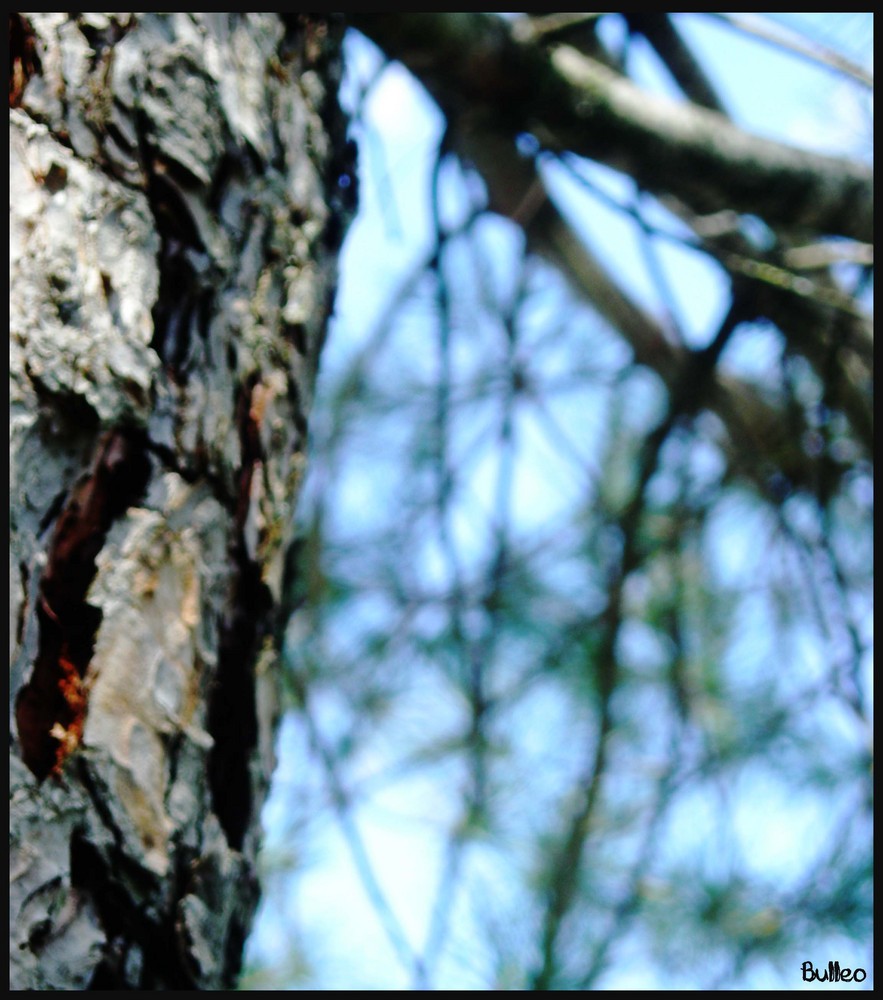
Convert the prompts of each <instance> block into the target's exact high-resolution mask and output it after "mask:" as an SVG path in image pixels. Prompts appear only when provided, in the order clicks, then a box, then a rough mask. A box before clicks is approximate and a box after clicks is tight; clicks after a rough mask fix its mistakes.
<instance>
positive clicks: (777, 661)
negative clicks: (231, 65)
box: [243, 13, 873, 990]
mask: <svg viewBox="0 0 883 1000" xmlns="http://www.w3.org/2000/svg"><path fill="white" fill-rule="evenodd" d="M803 17H804V18H806V17H808V15H804V16H803ZM824 17H825V20H824V21H808V20H804V21H799V20H794V21H792V22H791V23H790V27H789V25H788V24H787V23H786V22H784V21H782V20H779V19H775V20H774V19H773V18H774V16H773V15H770V16H764V17H758V16H751V15H723V14H715V15H712V14H696V15H686V14H684V15H671V14H664V13H660V14H656V13H643V14H570V13H547V14H519V15H506V16H500V15H492V14H420V15H418V14H389V15H386V14H372V15H352V21H351V23H352V25H353V27H354V28H355V29H358V32H360V33H361V36H360V35H356V34H353V35H352V36H351V38H350V40H349V52H350V56H351V65H350V73H349V80H348V88H349V89H348V93H349V97H350V103H351V107H352V114H353V131H354V136H355V138H356V139H357V140H358V142H359V147H360V160H361V163H362V167H363V173H362V177H361V196H362V197H363V198H364V199H375V200H376V199H380V200H381V201H383V202H384V204H385V209H384V217H385V219H386V227H387V237H388V236H389V231H390V230H392V231H393V237H392V238H393V239H395V238H398V236H399V235H400V234H401V232H403V231H404V232H407V231H408V226H409V225H412V224H413V225H415V226H418V227H419V226H420V225H424V227H425V232H423V235H421V236H418V237H417V238H415V240H413V241H412V244H411V246H415V245H416V246H417V247H418V250H419V252H413V253H411V258H410V263H408V264H406V265H404V266H401V267H398V268H397V269H394V267H393V265H392V263H390V264H389V265H388V288H385V289H383V291H382V295H383V297H384V299H385V305H384V307H383V308H382V309H381V310H379V311H378V310H377V309H373V307H371V306H370V295H369V291H367V290H365V287H367V285H368V284H369V283H370V281H371V280H373V279H371V277H370V276H371V275H372V274H377V273H379V267H380V266H381V265H382V263H383V262H382V261H379V262H378V261H370V260H369V259H368V257H369V256H370V250H369V251H367V256H366V247H370V245H371V242H372V240H373V242H374V245H376V246H377V247H378V248H379V249H378V250H377V251H376V253H377V254H382V252H383V251H382V246H383V240H384V238H386V237H384V236H383V234H381V235H380V236H366V238H365V239H364V240H363V242H362V243H361V244H360V250H359V254H361V257H359V254H356V253H355V252H354V253H353V255H352V256H351V257H348V258H346V263H345V265H344V279H343V280H344V290H343V301H342V304H341V306H340V307H339V308H340V311H341V315H340V318H339V321H338V324H337V326H336V327H335V328H334V330H333V332H332V335H331V338H330V342H329V344H328V347H327V349H326V358H325V361H324V368H323V371H322V373H321V376H320V391H319V393H318V399H317V404H316V411H315V415H314V418H313V422H312V423H311V433H312V441H313V450H312V455H311V471H310V473H309V479H308V483H307V487H306V490H305V496H304V500H303V503H302V507H301V511H300V518H301V521H302V544H301V545H300V550H299V558H300V561H301V574H300V579H301V583H302V588H303V593H302V594H301V595H300V602H301V606H300V608H299V610H298V612H297V613H296V614H295V616H294V618H293V619H292V622H291V625H290V628H289V636H288V644H287V661H288V662H287V684H288V690H289V694H290V698H291V711H290V714H289V717H288V719H287V722H286V724H285V727H284V729H283V734H282V741H281V744H280V752H281V758H282V763H281V766H280V774H279V778H278V781H277V788H276V793H275V799H274V802H273V803H272V804H271V811H270V813H269V814H268V826H269V839H268V849H267V852H266V855H265V857H266V863H267V867H268V872H269V874H268V879H269V881H268V895H267V898H266V901H265V904H264V911H263V920H262V922H260V923H259V932H258V935H257V936H256V938H255V939H254V941H253V950H252V954H253V962H254V965H253V971H252V973H251V975H250V977H246V979H245V980H244V982H243V986H244V987H245V988H249V987H255V988H259V987H260V986H261V985H266V984H267V983H268V982H275V983H277V984H282V985H287V986H288V987H294V988H303V987H306V988H310V987H313V988H334V987H342V988H347V987H349V988H358V987H359V986H360V985H365V986H368V987H371V986H373V987H390V986H392V987H395V986H400V987H406V988H414V989H418V988H466V989H546V990H549V989H556V990H557V989H564V990H572V989H593V988H599V989H603V988H607V987H614V988H615V987H619V986H629V985H635V986H645V987H646V986H649V987H654V986H655V987H660V986H662V987H668V986H680V987H687V988H691V987H692V988H716V987H717V988H720V987H723V988H731V987H741V988H751V987H752V986H757V985H760V984H763V985H770V984H771V983H772V984H779V985H782V986H786V987H791V988H793V987H794V986H795V985H796V984H797V983H798V982H799V981H800V978H799V977H800V966H801V963H802V962H803V961H805V960H806V959H810V960H812V962H813V964H814V965H815V966H818V967H820V968H824V967H826V965H827V962H828V961H829V960H832V961H833V960H838V961H840V962H841V965H844V966H853V967H855V966H857V965H859V966H863V967H864V968H865V969H866V970H868V981H867V983H866V985H870V981H871V980H872V978H873V977H872V972H871V970H870V965H869V959H870V920H871V873H872V863H871V842H872V836H871V830H872V827H871V817H872V813H871V770H870V763H871V656H872V633H871V607H872V589H871V584H872V554H871V553H872V469H871V460H872V459H871V456H872V444H873V416H872V353H873V335H872V328H871V297H872V280H873V255H872V238H873V237H872V211H873V206H872V179H871V178H872V170H871V165H870V134H871V131H870V130H871V125H870V117H868V119H867V121H866V122H865V125H866V131H865V132H864V133H861V132H859V133H854V134H853V136H852V143H851V145H848V144H847V142H846V140H844V139H843V138H842V137H843V135H844V132H843V129H842V128H840V123H839V122H838V121H836V120H835V119H834V118H833V117H831V119H830V122H829V124H830V128H829V129H828V133H827V134H818V133H819V131H820V130H822V128H821V126H818V127H817V132H816V134H815V135H813V137H812V138H811V139H810V140H808V141H807V142H805V143H804V144H803V145H789V144H786V143H785V142H783V141H781V138H780V137H773V138H771V137H769V134H764V135H761V134H760V130H759V129H758V128H757V127H756V126H755V125H753V124H752V123H751V122H747V123H746V121H745V117H746V115H745V113H744V110H743V111H740V112H737V111H736V108H743V109H744V107H745V99H744V98H743V97H742V96H740V93H739V91H738V90H735V91H734V90H732V88H730V89H728V80H727V79H726V74H724V73H723V72H719V71H718V67H717V66H716V64H715V63H714V61H713V60H710V59H709V51H710V47H709V38H711V39H712V40H713V41H714V44H716V45H717V46H718V47H719V49H720V51H721V52H723V51H725V50H726V49H727V47H728V46H731V45H737V44H738V45H741V46H742V47H743V49H744V50H745V51H746V52H750V53H753V58H755V59H756V60H757V64H758V65H759V64H760V62H761V60H763V59H767V58H777V59H781V60H785V61H787V60H791V61H792V62H793V63H799V64H801V65H805V66H806V67H807V69H808V70H811V71H812V72H814V73H815V74H817V76H818V79H819V80H820V81H823V85H824V86H825V87H827V88H829V89H830V90H831V92H832V93H833V92H834V91H835V90H836V92H837V94H839V95H842V96H843V101H844V102H845V103H843V104H842V105H841V106H842V107H844V108H848V109H851V110H853V111H854V110H855V109H856V108H858V109H861V108H866V109H867V114H868V116H869V115H870V96H871V87H872V79H871V77H870V74H869V73H868V72H867V71H866V70H865V69H863V66H864V65H865V64H866V62H867V61H868V60H869V47H870V37H871V32H872V26H871V21H870V17H871V15H863V14H853V15H845V14H844V15H835V14H829V15H825V16H824ZM797 28H801V31H798V30H797ZM813 33H815V34H814V35H813ZM823 33H826V34H827V38H826V39H825V41H824V42H822V41H820V39H821V38H822V37H823ZM362 36H364V37H362ZM366 38H367V39H370V42H371V43H372V45H373V46H374V47H376V48H371V49H370V50H369V47H368V43H367V42H366V41H365V39H366ZM813 38H814V39H815V40H813ZM864 39H867V41H866V42H865V41H864ZM700 40H701V42H702V44H701V45H700V44H697V42H698V41H700ZM400 66H404V67H405V68H406V69H407V70H408V71H409V72H410V74H412V75H413V77H414V78H415V79H416V80H417V81H419V84H420V85H421V86H422V87H423V88H425V91H426V93H427V94H428V95H430V97H431V99H432V101H433V102H435V105H436V106H437V111H436V112H434V113H436V114H437V113H438V112H440V114H441V116H443V122H442V124H441V125H440V130H439V135H440V138H439V139H438V141H437V149H436V154H435V161H434V164H432V165H431V166H430V168H429V169H427V170H425V171H424V173H423V175H421V176H422V177H424V178H425V180H423V181H421V180H419V179H418V180H417V181H415V182H414V183H415V184H418V185H419V184H421V183H423V184H424V186H423V187H422V188H420V193H419V198H420V199H422V202H423V203H424V204H425V205H426V206H428V207H427V211H426V216H425V220H424V222H422V223H421V222H420V221H419V220H413V219H412V218H411V217H410V215H408V216H407V217H406V216H405V215H404V214H403V213H402V212H400V211H399V212H397V210H396V207H395V206H396V202H397V198H400V199H402V200H401V202H400V203H404V196H403V195H400V194H399V195H397V192H396V189H395V185H394V184H393V185H392V187H391V188H389V189H387V187H386V186H385V185H387V184H388V183H389V180H388V178H389V177H390V176H392V175H393V166H394V164H391V163H390V162H388V161H387V160H384V154H383V147H382V137H378V135H377V134H376V133H375V132H373V131H372V125H371V120H370V117H371V116H370V113H369V110H370V107H371V101H372V100H373V99H374V96H375V95H376V94H377V92H378V90H379V88H381V86H382V85H383V83H384V81H387V82H388V81H389V79H390V74H394V73H399V72H400ZM742 72H743V78H744V80H745V81H746V84H747V81H748V78H749V77H750V76H751V74H752V73H753V72H754V69H753V64H752V63H751V62H746V64H745V65H744V68H743V71H742ZM747 89H748V88H747V86H746V90H747ZM378 100H379V98H378ZM777 100H778V97H777V94H776V93H769V95H768V101H769V105H770V108H771V110H769V111H768V119H767V120H770V119H774V118H775V108H776V103H777ZM845 113H846V112H845V111H844V114H845ZM392 114H393V115H394V114H395V112H392ZM439 121H441V119H439ZM782 128H783V129H784V128H785V123H783V125H782ZM770 131H771V129H770ZM822 131H823V130H822ZM811 147H814V148H811ZM395 176H400V174H396V175H395ZM358 225H359V224H358V223H357V224H356V229H358ZM353 239H355V232H354V235H353ZM623 247H625V248H626V249H625V250H624V249H623ZM629 255H630V256H629ZM626 257H628V259H629V260H630V261H631V262H632V264H631V265H630V266H627V265H626V264H625V263H623V262H624V260H625V259H626ZM360 261H361V263H360ZM372 265H376V267H375V270H373V271H372V270H371V266H372ZM629 267H630V269H629ZM348 268H349V269H350V270H349V271H348V270H347V269H348ZM360 269H361V271H362V274H361V275H359V271H360ZM350 275H354V276H350ZM360 281H361V282H363V283H364V285H365V287H363V286H362V285H360V284H359V282H360ZM350 288H351V289H352V294H353V295H355V296H356V297H357V298H358V297H359V296H361V297H362V298H363V299H364V301H365V302H366V303H369V305H367V306H366V308H365V309H364V310H363V311H360V310H359V308H358V307H348V306H347V305H346V294H347V291H348V290H349V289H350ZM371 293H372V294H375V296H376V294H377V293H376V290H375V289H373V288H372V289H371ZM372 309H373V311H372ZM273 817H276V818H275V819H274V818H273ZM279 817H281V818H279ZM384 838H386V839H384ZM332 843H333V844H343V845H345V847H346V851H347V852H348V854H349V858H350V862H351V863H352V864H353V865H354V869H353V870H354V871H355V872H356V873H357V876H358V882H359V883H360V884H361V887H362V890H363V891H364V894H365V898H366V899H367V900H368V901H369V904H370V906H369V917H370V920H371V921H373V924H374V927H373V929H370V928H367V927H363V928H362V929H363V932H364V941H365V942H367V943H366V944H365V945H364V949H362V946H361V945H358V944H353V942H354V941H355V940H356V939H355V938H354V937H352V935H350V936H346V935H345V934H344V933H343V927H344V925H345V924H346V923H347V916H346V913H347V911H348V909H349V908H350V906H351V905H352V906H355V905H356V904H351V902H350V901H349V898H348V897H346V896H345V895H344V894H343V892H342V890H341V889H340V888H339V884H338V883H337V882H334V881H333V880H332V881H329V882H327V883H322V882H321V881H319V880H318V876H315V875H311V872H312V871H314V869H316V868H321V865H322V857H323V855H322V851H323V849H325V848H329V845H331V844H332ZM385 845H387V846H385ZM388 845H391V846H388ZM329 849H330V848H329ZM390 853H391V854H392V855H393V859H394V860H390V859H389V855H390ZM282 854H284V857H281V856H280V855H282ZM337 856H338V857H341V856H343V855H342V853H341V851H338V853H337ZM415 858H416V859H417V860H416V861H415ZM311 878H314V879H315V881H314V882H313V883H311V882H310V879H311ZM310 885H314V886H315V887H316V888H313V889H312V890H310V889H309V886H310ZM323 885H326V886H330V887H331V888H327V889H323V888H322V886H323ZM303 893H306V895H302V894H303ZM309 893H312V894H311V895H310V894H309ZM298 899H300V900H301V902H297V900H298ZM317 900H323V901H324V902H323V905H322V908H321V909H317V903H316V901H317ZM362 912H363V911H361V910H359V911H358V913H360V914H361V913H362ZM415 913H416V914H418V915H417V916H416V917H415V916H413V914H415ZM357 919H358V920H360V921H361V919H362V918H361V917H359V918H357ZM271 925H272V927H275V928H276V929H277V931H278V928H279V927H283V926H284V927H285V928H286V931H285V945H284V948H282V950H281V951H278V952H277V950H275V949H276V946H275V945H274V938H273V933H272V927H271ZM268 928H269V929H268ZM335 928H337V929H338V930H340V931H341V934H340V937H339V940H338V941H337V944H336V945H335V944H334V943H333V942H332V938H333V937H334V933H335ZM292 941H293V942H294V943H292ZM262 942H263V943H262ZM335 947H336V948H338V951H335V950H334V949H335ZM343 948H346V949H347V952H346V954H347V955H348V957H347V959H346V965H345V967H344V966H343V965H342V964H341V957H340V956H341V951H340V949H343ZM363 951H364V954H363ZM274 962H276V963H277V964H276V965H274V964H273V963H274Z"/></svg>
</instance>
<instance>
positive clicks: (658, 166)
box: [353, 14, 873, 242]
mask: <svg viewBox="0 0 883 1000" xmlns="http://www.w3.org/2000/svg"><path fill="white" fill-rule="evenodd" d="M353 23H354V25H355V26H356V27H358V28H359V29H360V30H363V31H365V32H366V33H367V34H368V35H369V36H370V37H371V38H372V39H373V40H374V41H375V42H376V43H377V44H378V45H379V46H380V47H381V48H382V49H384V51H385V52H386V53H387V55H389V56H390V57H391V58H395V59H399V60H400V61H401V62H403V63H404V65H405V66H407V67H408V69H410V70H411V72H413V73H414V74H415V75H416V76H417V78H418V79H419V80H420V81H421V82H422V83H423V85H424V86H425V87H426V88H427V90H428V91H429V92H430V94H432V96H433V97H434V98H435V100H436V101H437V102H438V104H439V106H440V107H441V109H442V111H443V112H444V113H445V115H446V116H447V118H448V120H449V122H451V123H454V122H456V121H458V120H459V119H460V118H461V117H463V116H464V114H465V113H468V114H470V115H472V114H476V115H477V116H478V117H484V118H486V119H487V120H493V121H494V123H495V127H496V129H497V130H498V131H499V132H500V133H501V134H502V135H505V136H508V137H509V138H510V139H514V138H515V137H516V136H517V135H519V134H520V133H524V132H529V133H532V134H534V135H536V136H537V138H538V139H539V140H540V142H541V143H542V144H543V145H544V146H546V147H547V148H549V149H551V150H554V151H562V150H571V151H573V152H575V153H579V154H580V155H583V156H588V157H590V158H592V159H596V160H598V161H599V162H601V163H605V164H607V165H608V166H611V167H613V168H614V169H617V170H622V171H624V172H627V173H629V174H631V175H632V176H633V177H634V178H635V180H636V181H637V182H638V183H639V184H640V185H641V186H642V187H643V188H644V189H646V190H647V191H650V192H652V193H654V194H659V195H662V194H667V193H668V194H674V195H675V196H677V197H678V198H680V199H681V200H683V201H684V202H685V203H686V204H688V205H690V207H691V208H692V209H693V210H694V211H695V212H697V213H699V214H706V213H709V212H714V211H719V210H720V209H722V208H732V209H734V210H736V211H738V212H749V213H753V214H755V215H758V216H760V217H761V218H763V219H765V220H766V221H767V223H768V224H769V225H770V226H772V227H773V228H776V227H778V226H782V227H790V228H800V227H803V228H806V229H809V230H813V231H816V232H818V233H820V234H838V235H843V236H848V237H850V238H853V239H859V240H863V241H865V242H869V241H870V240H871V238H872V236H871V234H872V229H873V224H872V218H873V179H872V171H871V169H870V167H868V166H867V165H865V164H861V163H856V162H854V161H851V160H848V159H844V158H840V157H829V156H821V155H818V154H815V153H809V152H806V151H803V150H799V149H795V148H793V147H790V146H786V145H784V144H782V143H777V142H773V141H771V140H768V139H762V138H759V137H757V136H753V135H751V134H749V133H747V132H744V131H743V130H741V129H739V128H737V127H736V126H734V125H733V124H732V123H731V122H730V121H729V120H728V119H726V118H723V117H722V116H721V115H718V114H716V113H714V112H712V111H709V110H707V109H705V108H698V107H695V106H693V105H684V104H682V103H677V102H674V101H670V100H667V99H664V98H662V97H659V96H657V95H650V94H648V93H646V92H645V91H644V90H642V89H641V88H640V87H637V86H636V85H635V84H633V83H631V82H630V81H629V80H627V79H626V78H624V77H622V76H620V75H619V74H617V73H615V72H614V71H613V70H611V69H609V68H607V67H606V66H604V65H602V64H601V63H600V62H598V61H597V60H594V59H591V58H589V57H587V56H585V55H583V54H581V53H580V52H579V51H578V50H577V49H576V48H573V47H572V46H568V45H560V46H558V47H557V48H555V49H554V50H553V51H552V53H551V55H547V54H546V53H545V52H544V51H543V50H542V49H541V48H540V47H539V46H537V45H535V44H532V43H523V44H520V43H518V42H516V41H515V40H514V38H513V37H512V34H511V29H510V27H509V26H508V25H507V24H506V22H504V21H503V20H502V19H500V18H498V17H495V16H493V15H488V14H390V15H386V14H370V15H356V16H355V17H354V18H353Z"/></svg>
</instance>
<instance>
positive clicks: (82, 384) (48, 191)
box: [10, 111, 158, 424]
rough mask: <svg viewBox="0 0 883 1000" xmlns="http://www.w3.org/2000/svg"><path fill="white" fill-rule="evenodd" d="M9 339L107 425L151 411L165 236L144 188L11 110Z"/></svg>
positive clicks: (46, 379)
mask: <svg viewBox="0 0 883 1000" xmlns="http://www.w3.org/2000/svg"><path fill="white" fill-rule="evenodd" d="M10 187H11V189H12V190H14V191H15V193H16V196H15V198H13V199H12V200H11V204H10V280H11V283H12V284H13V285H14V287H15V290H16V294H15V295H14V296H12V298H11V301H10V307H11V308H10V339H11V342H12V345H13V351H14V352H16V353H17V354H18V355H19V357H18V358H17V359H16V360H17V361H19V363H18V364H14V365H13V369H12V370H13V373H16V372H24V373H25V374H26V375H27V377H28V378H29V379H30V380H31V381H32V382H33V383H34V384H35V386H37V387H38V389H39V390H40V391H42V392H45V393H49V394H54V395H61V396H78V397H80V398H82V399H83V400H85V401H86V403H88V405H89V406H90V407H91V408H92V409H93V410H94V411H95V413H96V414H97V416H98V418H99V419H100V420H101V421H102V422H104V423H108V424H109V423H113V422H118V421H120V420H123V419H128V420H134V421H135V422H137V423H143V422H144V421H145V420H146V417H147V412H148V406H149V398H150V393H149V389H150V385H151V380H152V376H153V372H154V370H155V369H156V367H157V360H158V359H157V358H156V355H155V354H154V352H153V351H151V350H150V347H149V346H148V345H149V343H150V338H151V335H152V332H153V321H152V318H151V309H152V307H153V304H154V301H155V299H156V294H157V290H158V274H157V267H156V252H157V247H158V241H157V237H156V234H155V232H154V230H153V226H152V220H151V215H150V210H149V208H148V205H147V200H146V198H144V196H143V195H140V194H138V193H137V192H134V191H132V190H130V189H129V188H127V187H124V186H123V185H121V184H119V183H118V182H116V181H114V180H111V179H109V178H108V177H106V176H105V175H103V174H101V173H99V172H96V171H94V170H90V169H88V167H87V166H86V165H84V164H83V163H81V162H80V161H79V160H78V159H77V158H76V157H75V156H74V155H73V154H72V153H71V151H70V150H69V149H67V148H65V147H64V146H63V145H61V144H60V143H59V142H58V141H57V140H56V139H54V138H53V137H52V136H51V135H50V134H49V131H48V130H47V129H46V128H45V126H43V125H39V124H37V123H35V122H33V121H31V120H30V119H29V118H28V117H27V116H26V115H25V114H23V113H21V112H17V111H13V112H10Z"/></svg>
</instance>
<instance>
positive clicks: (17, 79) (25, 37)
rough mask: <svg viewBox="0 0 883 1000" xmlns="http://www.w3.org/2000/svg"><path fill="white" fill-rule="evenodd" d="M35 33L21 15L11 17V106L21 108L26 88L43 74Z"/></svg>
mask: <svg viewBox="0 0 883 1000" xmlns="http://www.w3.org/2000/svg"><path fill="white" fill-rule="evenodd" d="M41 69H42V67H41V66H40V57H39V56H38V55H37V43H36V41H35V40H34V32H33V29H32V28H31V26H30V24H29V23H28V21H27V19H26V18H24V17H23V16H22V15H21V14H10V15H9V106H10V107H11V108H17V107H20V106H21V101H22V97H23V96H24V92H25V87H26V86H27V84H28V80H30V78H31V77H32V76H34V75H35V74H37V73H40V72H41Z"/></svg>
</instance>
